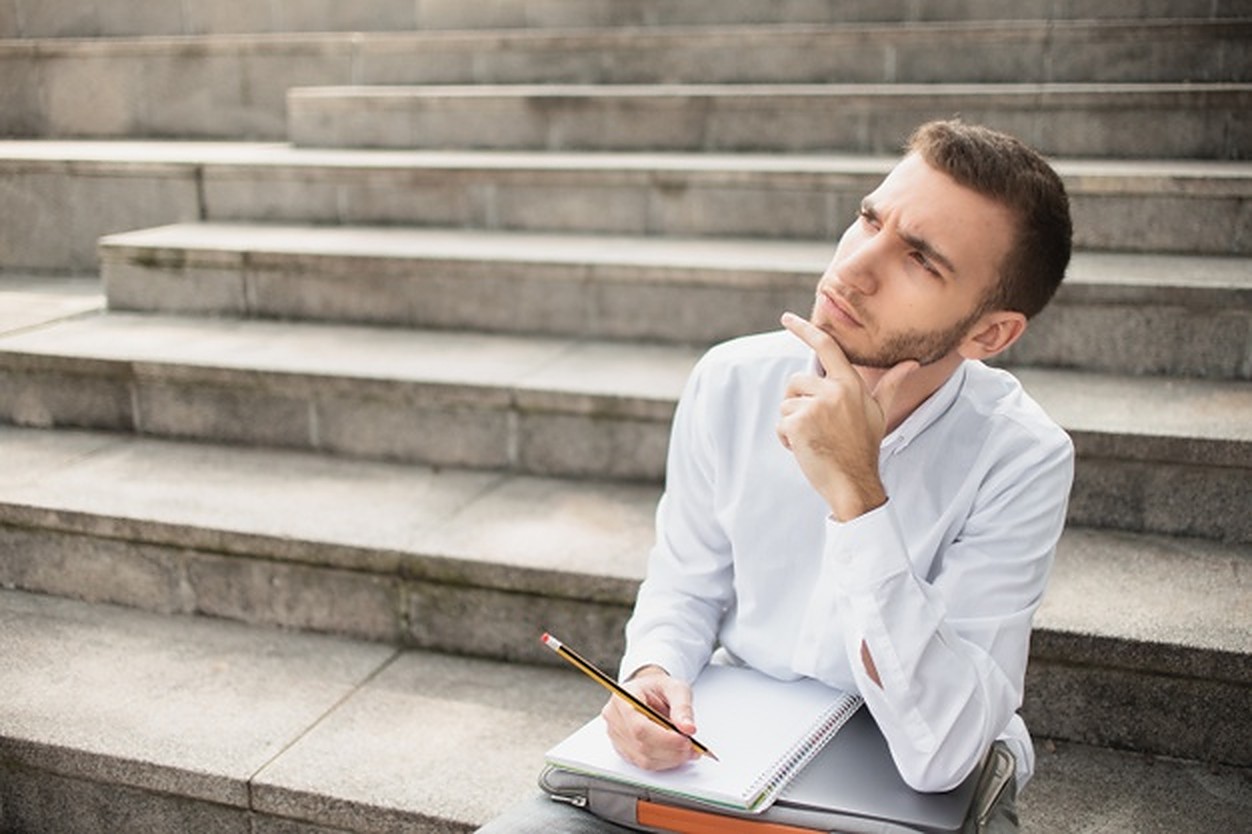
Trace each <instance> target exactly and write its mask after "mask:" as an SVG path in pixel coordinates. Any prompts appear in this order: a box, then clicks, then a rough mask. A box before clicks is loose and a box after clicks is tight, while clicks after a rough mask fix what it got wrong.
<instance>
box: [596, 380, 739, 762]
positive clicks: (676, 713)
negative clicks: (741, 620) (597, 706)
mask: <svg viewBox="0 0 1252 834" xmlns="http://www.w3.org/2000/svg"><path fill="white" fill-rule="evenodd" d="M705 375H706V374H705V366H704V365H697V366H696V369H695V371H693V373H692V376H691V379H690V380H689V381H688V383H687V387H686V390H685V391H684V393H683V396H682V398H681V399H680V400H679V403H678V409H677V411H676V413H675V415H674V422H673V427H672V429H671V436H670V446H669V456H668V460H667V464H666V489H665V494H664V495H663V496H662V498H661V501H660V504H659V505H658V507H657V514H656V544H655V545H654V546H653V549H652V551H651V553H650V555H649V559H648V570H647V577H646V579H645V580H644V582H643V583H642V585H641V586H640V589H639V595H638V597H637V599H636V602H635V610H634V613H633V614H632V616H631V619H630V621H629V622H628V623H627V625H626V641H627V645H626V654H625V656H624V657H623V659H622V663H621V670H620V675H621V679H622V680H624V681H627V683H626V686H628V687H629V688H630V690H631V691H632V692H633V693H634V694H635V695H637V696H639V697H641V698H643V699H644V700H646V701H647V702H648V703H649V705H651V706H652V707H654V708H655V709H657V710H659V711H661V712H662V713H664V714H666V715H668V716H669V717H670V718H671V720H673V721H674V722H675V723H676V724H678V725H679V726H680V728H682V729H683V730H684V731H685V732H687V733H689V734H695V733H696V724H695V716H694V715H693V712H692V708H691V688H690V682H691V681H692V680H694V679H695V677H696V675H697V674H698V673H699V671H700V670H701V669H703V668H704V666H705V665H706V664H707V663H708V660H709V657H710V655H711V654H712V651H713V647H714V646H715V645H716V641H717V634H718V629H719V627H720V625H721V621H722V617H723V615H724V613H725V610H726V606H727V604H728V602H729V599H730V596H731V593H732V589H731V576H732V569H731V560H730V547H729V544H728V543H727V541H726V537H725V533H724V531H723V530H722V529H721V527H720V525H719V524H718V522H717V520H716V517H715V513H714V511H713V488H714V487H713V476H714V472H715V470H716V464H715V460H714V449H713V446H712V443H711V440H710V434H709V429H710V427H709V425H708V424H707V422H706V418H705V406H706V402H707V397H708V390H709V386H708V382H707V380H706V379H705ZM601 714H602V716H603V717H604V719H605V722H606V723H607V725H608V732H609V737H610V738H611V739H612V741H613V745H614V747H615V748H616V749H617V751H618V752H619V753H620V754H621V755H622V756H623V757H624V758H625V759H627V760H628V761H630V762H632V763H634V764H635V765H637V766H639V767H644V768H649V769H665V768H669V767H675V766H677V765H679V764H682V763H683V762H685V761H688V760H689V759H691V758H693V757H695V756H697V755H698V753H697V752H696V750H695V748H694V747H692V746H691V744H690V743H689V742H688V741H687V740H686V739H684V738H683V737H682V736H679V735H677V734H675V733H672V732H668V731H666V730H664V729H663V728H661V727H658V726H657V725H656V724H654V723H653V722H651V721H649V720H647V719H646V718H644V717H643V716H641V715H640V714H639V713H638V712H637V711H635V710H633V709H630V708H628V707H626V705H625V704H624V703H623V702H622V700H621V699H619V698H610V699H609V702H608V703H607V704H605V707H604V710H603V711H602V713H601Z"/></svg>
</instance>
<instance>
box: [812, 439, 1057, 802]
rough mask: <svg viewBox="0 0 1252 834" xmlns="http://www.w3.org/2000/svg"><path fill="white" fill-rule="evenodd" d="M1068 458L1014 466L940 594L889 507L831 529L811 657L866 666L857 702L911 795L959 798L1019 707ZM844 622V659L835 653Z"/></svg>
mask: <svg viewBox="0 0 1252 834" xmlns="http://www.w3.org/2000/svg"><path fill="white" fill-rule="evenodd" d="M1071 472H1072V456H1071V452H1070V448H1069V446H1068V445H1067V444H1064V445H1057V446H1054V447H1052V448H1048V449H1036V450H1035V452H1034V456H1033V457H1032V456H1031V455H1030V454H1029V453H1025V454H1023V455H1021V456H1018V457H1016V458H1014V459H1013V460H1012V461H1009V462H1006V465H1005V466H1004V468H1002V469H1001V470H1000V471H998V472H997V473H996V475H995V479H996V481H997V483H996V484H994V485H990V487H989V488H988V489H987V490H986V494H985V495H983V496H980V500H979V501H978V503H977V505H976V507H975V511H974V513H973V514H972V515H971V517H970V518H969V520H968V522H967V524H966V526H965V528H964V529H963V531H962V533H961V535H960V537H959V538H958V540H957V541H956V542H954V543H953V544H952V545H951V546H949V547H948V548H947V549H946V550H945V551H943V552H942V553H941V554H940V555H939V557H938V559H939V560H941V562H940V563H941V569H940V570H939V571H938V573H937V574H936V575H934V576H933V577H932V578H931V581H926V580H925V579H923V578H921V577H918V576H917V575H916V573H915V572H914V570H913V568H912V565H911V564H910V561H909V557H908V553H907V551H906V549H905V544H904V541H903V537H902V535H901V532H900V524H899V519H898V517H897V513H900V512H907V508H901V507H895V506H893V505H892V504H891V503H890V502H889V503H888V504H887V505H885V506H883V507H881V508H879V509H878V510H876V511H874V512H872V513H870V514H868V515H866V516H863V517H861V518H858V519H856V520H855V521H853V522H851V523H849V524H846V525H845V524H840V523H838V522H833V521H832V522H829V532H828V537H827V546H826V551H825V553H823V557H822V558H823V565H822V573H821V578H820V580H819V582H818V583H817V586H816V588H815V590H814V592H813V594H812V595H811V598H810V603H809V607H808V609H807V610H806V612H805V619H804V623H805V625H804V629H803V633H802V635H801V643H803V644H804V645H806V646H807V647H809V650H810V655H809V658H808V663H809V664H810V668H809V669H808V670H807V672H808V673H809V674H812V675H814V676H815V677H819V678H821V677H824V676H827V675H828V674H829V672H827V671H825V670H824V667H825V666H827V665H828V664H829V661H828V660H827V658H831V657H834V656H839V655H842V653H844V652H846V653H847V656H848V657H851V658H857V659H858V660H859V661H860V662H855V663H853V664H852V667H853V674H854V675H855V676H856V678H857V683H858V689H859V690H860V691H861V693H862V694H863V695H864V697H865V700H866V703H867V705H868V707H869V709H870V710H871V712H873V714H874V716H875V719H876V720H877V722H878V724H879V726H880V728H881V729H882V731H883V734H884V736H885V737H886V738H887V741H888V744H889V746H890V748H891V751H892V756H893V758H894V759H895V761H896V765H897V767H898V768H899V769H900V772H901V775H902V776H903V777H904V779H905V781H906V782H908V783H909V784H910V785H912V786H913V787H914V788H916V789H918V790H928V791H934V790H947V789H950V788H952V787H955V785H956V784H958V783H959V782H960V781H961V779H963V778H964V776H965V775H967V774H968V773H969V772H970V771H971V770H973V769H974V768H975V767H976V766H977V764H978V762H979V761H980V759H981V757H982V755H983V754H984V753H985V752H986V750H987V748H988V747H989V746H990V745H991V743H992V742H993V741H994V740H995V739H996V737H997V736H999V735H1000V733H1002V732H1003V730H1004V728H1005V726H1006V725H1007V723H1008V721H1009V719H1010V718H1011V717H1012V716H1013V714H1014V713H1015V712H1016V710H1017V709H1018V708H1019V707H1020V705H1021V700H1022V689H1023V685H1024V677H1025V669H1026V660H1027V655H1028V651H1029V639H1030V625H1031V618H1032V616H1033V614H1034V611H1035V609H1036V608H1037V607H1038V605H1039V601H1040V597H1041V595H1042V593H1043V589H1044V586H1045V584H1046V581H1047V574H1048V570H1049V569H1050V567H1051V562H1052V556H1053V553H1054V550H1055V545H1056V541H1057V539H1058V537H1059V535H1060V531H1061V527H1062V525H1063V523H1064V515H1065V504H1066V496H1067V494H1068V490H1069V482H1070V477H1071ZM831 622H839V623H840V624H841V626H842V628H841V629H840V631H841V632H842V633H843V634H844V635H845V636H844V641H843V644H842V645H838V644H835V645H832V643H834V642H835V641H833V640H832V638H831V637H830V632H831V629H830V627H829V624H830V623H831Z"/></svg>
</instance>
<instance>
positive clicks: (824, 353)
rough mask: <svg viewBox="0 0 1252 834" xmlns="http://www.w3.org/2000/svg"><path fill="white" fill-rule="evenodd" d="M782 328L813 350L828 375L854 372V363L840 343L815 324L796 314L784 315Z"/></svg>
mask: <svg viewBox="0 0 1252 834" xmlns="http://www.w3.org/2000/svg"><path fill="white" fill-rule="evenodd" d="M782 326H783V327H785V328H787V329H788V330H790V331H791V332H792V333H794V334H795V335H796V336H797V337H798V338H799V339H800V341H802V342H804V343H805V344H806V345H808V346H809V347H811V348H813V352H814V353H816V354H817V361H818V362H820V363H821V365H822V368H824V369H825V370H826V373H828V374H830V373H835V372H848V371H851V370H852V363H851V362H849V361H848V357H847V356H846V355H845V354H844V352H843V349H842V348H840V347H839V343H838V342H836V341H835V340H834V339H832V338H830V334H828V333H827V332H826V331H825V330H822V329H821V328H820V327H818V326H817V325H816V324H813V322H811V321H809V320H808V319H806V318H803V317H801V316H797V315H796V314H795V313H783V315H782Z"/></svg>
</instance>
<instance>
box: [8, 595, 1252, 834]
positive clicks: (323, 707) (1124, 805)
mask: <svg viewBox="0 0 1252 834" xmlns="http://www.w3.org/2000/svg"><path fill="white" fill-rule="evenodd" d="M0 618H2V619H3V620H4V622H5V628H4V629H3V630H0V641H2V642H3V648H4V652H5V656H6V657H7V658H9V660H10V662H9V663H6V664H5V665H4V666H3V667H0V679H2V680H3V684H4V687H5V691H6V696H7V697H6V707H7V708H6V710H5V711H4V713H3V715H0V748H2V749H3V752H4V757H3V758H4V762H3V764H0V775H2V776H3V778H2V779H0V830H4V831H6V832H7V831H23V832H37V834H54V833H55V834H60V832H76V833H77V832H87V834H97V832H99V834H105V832H113V831H120V830H141V829H142V830H145V831H154V832H155V831H170V832H175V831H177V832H182V831H188V830H195V831H208V832H214V833H215V834H216V832H224V833H225V832H230V834H235V832H245V831H256V832H266V834H328V833H329V832H331V831H345V830H352V831H362V832H384V831H399V830H405V831H423V832H458V834H461V832H467V831H469V830H472V829H473V828H474V827H475V826H476V825H477V824H480V823H481V822H484V821H485V820H487V819H488V818H490V817H491V816H493V815H494V814H496V813H497V812H499V811H500V810H501V809H503V808H505V807H507V806H508V805H509V804H511V803H512V802H514V801H517V800H520V799H522V798H525V797H528V796H530V795H532V794H533V792H534V791H535V778H536V776H537V773H538V770H539V768H540V766H541V761H542V756H543V751H544V750H546V749H547V748H548V747H549V746H550V745H551V744H553V743H555V742H556V741H557V740H559V739H560V738H562V737H563V736H564V735H565V734H567V733H568V732H571V731H572V730H573V729H575V728H576V727H577V726H579V725H580V724H581V723H582V722H583V721H585V720H587V719H588V718H589V717H591V716H592V715H594V714H595V712H596V711H597V710H598V709H599V707H600V705H601V703H602V702H603V697H604V696H603V694H602V691H601V690H600V689H599V688H598V687H596V686H595V685H594V684H593V683H591V682H590V681H587V680H586V679H585V678H583V677H581V676H579V675H577V674H576V673H574V672H572V671H570V670H568V669H565V668H538V667H533V666H526V665H520V664H502V663H498V662H490V661H481V660H470V659H465V658H456V657H451V656H446V655H438V654H432V653H428V652H403V653H399V654H396V653H394V652H392V651H391V650H390V649H388V648H386V647H382V646H377V645H371V644H368V643H359V642H350V641H343V640H338V639H333V638H326V637H314V636H309V635H300V634H295V633H292V632H289V631H276V630H270V629H260V628H249V627H242V626H238V625H235V624H230V623H223V622H221V621H214V620H199V619H189V618H180V617H172V618H171V617H161V616H155V615H151V614H143V613H137V612H133V611H126V610H123V609H119V608H113V607H110V606H92V605H85V604H83V603H75V602H70V601H66V600H56V599H52V598H49V597H42V596H37V595H27V594H20V593H14V592H0ZM567 639H571V640H572V639H573V638H570V637H567ZM517 640H518V642H519V643H520V642H527V643H533V642H535V635H533V634H518V635H517ZM139 644H143V645H145V646H151V647H153V648H152V649H150V650H145V651H143V652H142V653H137V652H136V648H137V646H138V645H139ZM536 645H537V644H536ZM593 659H594V660H596V661H597V662H599V663H603V664H605V665H609V664H611V661H612V658H611V657H608V656H605V657H601V656H598V655H595V654H593ZM119 689H120V690H121V691H124V692H125V693H126V697H120V698H119V697H114V695H115V693H116V692H117V691H119ZM240 697H245V699H246V708H245V705H244V703H241V702H240V700H239V698H240ZM71 704H72V708H70V705H71ZM67 716H75V717H76V718H74V719H72V720H66V717H67ZM266 751H268V752H266ZM485 751H489V754H488V753H487V752H485ZM1037 754H1038V761H1037V766H1036V775H1035V778H1034V779H1033V780H1032V782H1031V783H1030V785H1029V786H1028V787H1027V789H1026V791H1025V793H1024V794H1023V796H1022V798H1021V812H1022V821H1023V827H1024V830H1027V831H1062V830H1063V831H1081V832H1093V833H1094V832H1097V831H1114V830H1116V831H1127V830H1129V831H1144V832H1161V834H1165V832H1170V833H1171V834H1172V832H1176V831H1235V830H1240V828H1239V827H1240V825H1241V824H1242V821H1243V820H1244V819H1245V818H1246V816H1247V813H1248V811H1249V809H1250V808H1252V781H1250V779H1249V771H1248V769H1247V768H1231V767H1224V766H1217V765H1206V764H1203V763H1199V762H1187V761H1177V760H1173V759H1167V758H1152V757H1148V756H1144V755H1143V754H1136V753H1122V752H1117V751H1113V750H1102V749H1098V748H1092V747H1087V746H1083V745H1079V744H1072V743H1067V742H1052V741H1049V740H1043V741H1040V742H1039V743H1038V745H1037ZM211 786H216V787H218V788H222V787H229V788H230V790H228V791H226V792H225V793H224V794H223V793H222V792H221V791H220V790H216V791H214V790H208V788H209V787H211ZM206 793H207V794H209V796H206ZM222 800H225V801H222ZM50 809H59V810H58V811H57V812H55V813H50Z"/></svg>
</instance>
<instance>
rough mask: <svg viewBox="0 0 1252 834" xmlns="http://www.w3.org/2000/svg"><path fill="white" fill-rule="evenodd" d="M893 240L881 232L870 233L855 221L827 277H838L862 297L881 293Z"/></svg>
mask: <svg viewBox="0 0 1252 834" xmlns="http://www.w3.org/2000/svg"><path fill="white" fill-rule="evenodd" d="M889 237H890V236H889V235H886V234H883V233H882V232H881V231H879V232H877V233H872V232H869V231H867V230H866V229H864V228H863V227H862V226H861V223H860V221H859V220H857V221H853V223H852V225H851V226H850V227H848V230H847V231H846V232H844V235H843V237H842V238H841V239H840V241H839V246H838V247H837V248H836V249H835V257H834V260H832V261H831V264H830V268H829V269H827V271H826V272H827V275H829V276H831V277H836V276H837V278H838V280H839V282H840V283H842V284H844V285H845V286H847V287H849V288H851V289H853V290H856V291H857V292H858V293H861V294H862V295H872V294H873V293H875V292H877V291H878V288H879V284H880V282H881V280H882V274H883V264H884V258H885V257H886V256H887V251H886V250H887V248H888V242H887V238H889ZM832 273H833V275H832Z"/></svg>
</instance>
